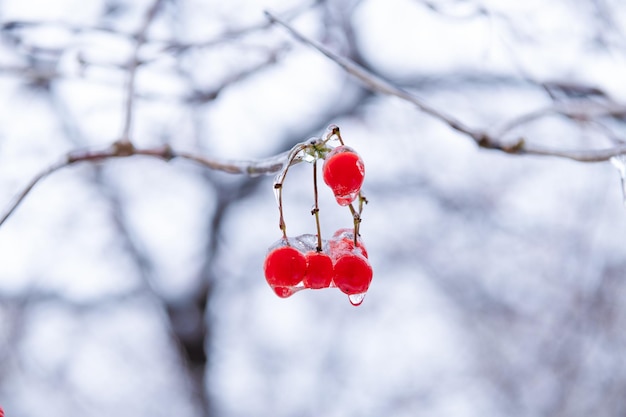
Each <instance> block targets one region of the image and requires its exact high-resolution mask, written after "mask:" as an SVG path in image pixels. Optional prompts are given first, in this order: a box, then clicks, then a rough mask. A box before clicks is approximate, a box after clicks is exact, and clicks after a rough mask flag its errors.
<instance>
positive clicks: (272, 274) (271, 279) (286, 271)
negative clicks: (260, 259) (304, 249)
mask: <svg viewBox="0 0 626 417" xmlns="http://www.w3.org/2000/svg"><path fill="white" fill-rule="evenodd" d="M263 270H264V272H265V279H266V280H267V283H268V284H269V285H270V286H271V287H272V288H273V289H274V292H276V294H277V295H278V296H279V297H288V296H290V295H291V294H293V291H292V290H291V287H293V286H295V285H298V284H299V283H300V282H301V281H302V278H304V273H305V271H306V259H305V257H304V255H303V254H302V253H300V252H299V251H298V250H296V249H295V248H293V247H291V246H282V247H279V248H276V249H273V250H272V251H270V253H269V254H268V255H267V257H266V258H265V263H264V265H263Z"/></svg>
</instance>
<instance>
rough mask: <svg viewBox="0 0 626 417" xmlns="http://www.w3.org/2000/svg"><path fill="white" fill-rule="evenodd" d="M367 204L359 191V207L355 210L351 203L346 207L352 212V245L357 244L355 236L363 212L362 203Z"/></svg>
mask: <svg viewBox="0 0 626 417" xmlns="http://www.w3.org/2000/svg"><path fill="white" fill-rule="evenodd" d="M364 204H367V198H365V196H364V195H363V193H361V192H360V191H359V206H358V207H359V209H358V210H356V209H355V208H354V205H353V204H349V205H348V208H349V209H350V213H351V214H352V219H353V220H354V246H356V245H357V238H358V236H359V234H360V233H359V229H360V226H361V213H363V205H364Z"/></svg>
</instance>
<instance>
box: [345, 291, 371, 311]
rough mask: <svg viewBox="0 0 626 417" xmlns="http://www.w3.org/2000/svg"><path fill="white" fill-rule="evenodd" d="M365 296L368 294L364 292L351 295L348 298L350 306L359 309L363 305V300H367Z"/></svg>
mask: <svg viewBox="0 0 626 417" xmlns="http://www.w3.org/2000/svg"><path fill="white" fill-rule="evenodd" d="M365 294H367V293H364V292H362V293H360V294H350V295H349V296H348V300H350V304H352V305H353V306H355V307H358V306H360V305H361V304H362V303H363V300H364V299H365Z"/></svg>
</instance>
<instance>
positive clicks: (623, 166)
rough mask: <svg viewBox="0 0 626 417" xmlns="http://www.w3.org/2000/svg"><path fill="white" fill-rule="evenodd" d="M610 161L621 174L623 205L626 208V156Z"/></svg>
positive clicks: (616, 157)
mask: <svg viewBox="0 0 626 417" xmlns="http://www.w3.org/2000/svg"><path fill="white" fill-rule="evenodd" d="M610 161H611V164H613V166H614V167H615V168H616V169H617V171H618V172H619V178H620V185H621V188H622V204H623V205H624V207H625V208H626V155H617V156H614V157H612V158H611V159H610Z"/></svg>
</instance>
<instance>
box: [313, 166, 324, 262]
mask: <svg viewBox="0 0 626 417" xmlns="http://www.w3.org/2000/svg"><path fill="white" fill-rule="evenodd" d="M313 198H314V206H313V210H311V214H313V215H314V216H315V226H316V227H317V251H318V252H321V251H322V228H321V227H320V208H319V204H318V194H317V159H316V160H314V161H313Z"/></svg>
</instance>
